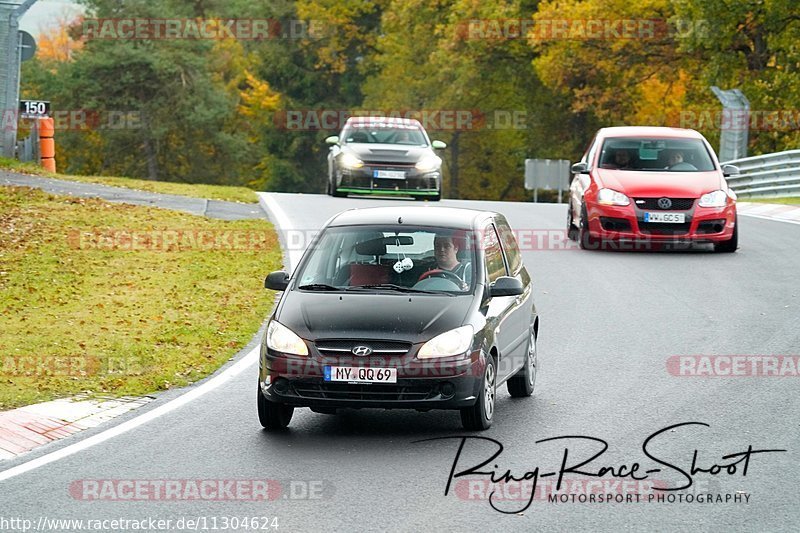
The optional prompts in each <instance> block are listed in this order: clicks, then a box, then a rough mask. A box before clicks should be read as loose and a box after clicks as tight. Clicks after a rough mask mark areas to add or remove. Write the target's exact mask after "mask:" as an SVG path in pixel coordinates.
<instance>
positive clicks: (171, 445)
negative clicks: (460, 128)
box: [0, 194, 800, 531]
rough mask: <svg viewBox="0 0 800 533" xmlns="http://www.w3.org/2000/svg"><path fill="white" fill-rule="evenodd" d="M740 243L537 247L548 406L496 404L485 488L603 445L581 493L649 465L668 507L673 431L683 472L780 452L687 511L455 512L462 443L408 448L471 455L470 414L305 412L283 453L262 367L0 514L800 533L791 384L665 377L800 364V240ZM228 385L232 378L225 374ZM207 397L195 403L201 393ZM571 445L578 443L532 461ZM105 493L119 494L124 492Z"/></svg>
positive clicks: (547, 217)
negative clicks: (744, 365) (746, 363)
mask: <svg viewBox="0 0 800 533" xmlns="http://www.w3.org/2000/svg"><path fill="white" fill-rule="evenodd" d="M269 197H270V198H271V201H273V202H277V203H278V204H279V205H280V206H281V208H282V210H283V212H284V215H283V216H279V217H277V218H276V217H275V216H273V217H272V218H273V220H282V221H283V222H285V223H288V224H290V225H291V227H290V228H281V229H282V230H288V229H292V230H296V231H297V232H298V234H304V232H306V231H309V232H310V231H311V230H316V229H318V228H319V227H320V226H321V225H322V224H323V223H324V222H325V221H326V220H327V219H328V218H329V217H330V216H332V215H333V214H335V213H337V212H339V211H341V210H344V209H348V208H357V207H367V206H373V205H389V204H391V205H396V204H398V203H405V204H407V205H409V206H410V205H419V203H418V202H413V201H406V200H376V199H359V198H347V199H334V198H329V197H326V196H316V195H289V194H270V195H269ZM441 204H442V205H452V206H469V207H476V208H481V209H490V210H497V211H500V212H502V213H504V214H505V215H506V216H507V218H508V220H509V222H510V223H511V225H512V227H514V228H515V229H517V230H518V231H520V234H521V235H525V234H526V233H525V232H526V231H527V232H530V234H533V235H541V234H542V233H543V232H547V230H563V229H564V222H565V219H566V211H565V206H563V205H546V204H542V205H532V204H522V203H499V202H464V201H447V200H445V201H442V202H441ZM739 222H740V224H741V233H740V246H741V248H740V250H739V251H738V252H737V253H735V254H714V253H712V252H710V251H709V250H707V249H703V248H700V249H697V250H691V251H665V252H655V253H640V252H589V251H580V250H577V249H576V248H575V247H574V246H572V247H569V248H566V249H564V248H563V247H561V246H560V245H557V244H556V241H557V240H556V239H555V237H553V238H552V239H548V241H547V242H545V243H544V246H542V245H537V243H536V241H535V239H534V240H533V241H531V240H529V241H528V242H527V243H526V242H525V241H524V240H523V242H522V243H521V245H522V248H523V250H524V259H525V263H526V265H527V267H528V269H529V271H530V272H531V275H532V277H533V280H534V286H535V298H536V305H537V307H538V309H539V313H540V316H541V327H540V337H539V361H540V372H539V376H538V381H537V388H536V392H535V393H534V396H533V398H528V399H514V400H512V399H511V397H510V396H509V395H508V393H507V392H506V390H505V387H503V388H502V389H499V390H498V393H499V394H498V401H497V412H496V415H495V421H494V425H493V427H492V428H491V429H490V430H489V431H487V432H484V433H481V434H480V435H481V436H482V437H490V438H492V439H496V440H497V441H499V442H501V443H502V444H503V446H504V451H503V453H502V454H501V455H500V456H499V457H497V458H495V459H494V461H491V462H490V464H488V465H487V466H485V467H484V468H483V470H484V471H488V470H491V469H492V468H493V467H494V465H497V467H496V470H497V471H498V474H497V477H500V476H501V475H502V474H503V473H505V472H506V470H511V472H512V474H513V475H515V476H516V477H517V478H519V477H522V476H523V475H524V474H525V473H526V472H528V471H531V472H533V471H535V469H536V468H537V467H538V468H539V469H540V474H544V473H547V472H553V471H558V469H559V467H560V466H561V461H562V458H563V457H564V449H565V448H568V449H569V459H568V462H569V463H572V464H575V462H578V459H577V458H579V457H582V458H584V459H588V458H590V457H592V455H594V454H595V453H597V452H599V451H600V450H601V444H600V443H599V442H598V441H591V440H589V439H580V438H577V437H578V436H586V437H589V436H591V437H594V438H597V439H603V440H605V441H606V442H607V443H608V450H607V451H606V452H605V453H604V454H603V455H602V456H600V457H598V458H597V459H595V460H594V461H592V462H591V464H589V465H587V466H586V467H584V468H586V471H587V472H597V470H598V469H600V468H601V467H605V466H610V467H613V468H614V472H616V473H618V474H620V473H621V471H622V468H621V467H622V465H628V468H627V470H628V471H630V469H631V468H633V466H632V465H633V464H634V463H640V464H641V467H640V470H639V472H638V474H639V475H643V474H642V473H643V472H644V471H645V470H647V469H655V468H658V467H661V468H662V471H661V472H658V473H653V474H651V475H650V476H649V481H650V482H656V483H661V484H663V486H667V487H677V486H681V485H685V484H687V482H688V481H687V476H684V475H682V474H681V473H680V472H678V471H677V470H676V469H674V468H668V467H665V466H663V465H661V464H659V463H658V462H656V461H655V460H653V459H652V458H648V457H647V456H646V455H645V454H644V453H643V450H642V444H643V442H644V441H645V439H646V438H647V437H648V436H649V435H651V434H653V433H655V432H657V431H659V430H661V429H664V428H667V427H668V426H672V425H676V424H681V423H686V422H701V423H705V424H708V426H701V425H691V426H689V425H687V426H681V427H678V428H674V429H673V430H667V431H666V432H664V433H663V434H661V435H659V436H658V437H657V438H654V439H653V441H652V442H651V444H650V446H649V448H648V449H649V451H650V453H651V454H652V455H653V456H655V457H658V458H660V459H661V460H662V461H664V462H665V463H669V464H671V465H673V466H675V467H679V468H681V469H682V470H684V471H686V472H689V471H690V470H691V465H692V459H693V455H694V453H695V450H697V461H696V466H697V467H700V468H703V469H710V468H711V467H712V466H713V465H715V464H719V465H725V464H730V463H732V462H735V461H736V459H723V456H726V455H731V454H738V453H741V452H746V451H747V450H748V446H751V445H752V449H753V450H764V449H785V450H787V451H786V452H774V453H762V454H755V453H754V454H752V455H751V456H750V458H749V463H748V465H747V471H746V476H745V475H743V471H744V468H743V466H744V461H741V462H739V463H738V464H737V466H736V467H735V469H736V471H735V472H734V473H732V474H729V473H728V470H729V469H723V470H722V472H720V473H718V474H717V475H715V476H712V475H711V474H709V473H705V472H700V471H697V473H696V474H695V475H694V476H690V477H691V478H693V485H692V486H691V487H689V488H687V489H685V490H682V491H679V492H667V493H663V492H656V493H655V494H657V495H658V494H670V495H672V496H673V497H675V498H677V497H678V496H679V495H681V497H682V498H683V499H686V498H687V496H688V495H691V496H692V497H693V501H692V502H686V501H683V502H680V501H674V502H672V503H670V502H669V501H663V502H659V501H650V502H648V501H647V495H648V494H654V493H653V492H652V491H648V489H647V488H646V484H645V483H643V482H640V483H639V484H637V483H635V482H631V481H627V483H629V484H631V483H632V484H633V485H634V486H632V485H627V486H624V483H620V482H622V481H623V480H614V479H613V478H612V477H611V474H607V475H606V476H605V478H604V479H605V480H606V484H605V485H603V489H601V490H594V489H593V490H594V492H600V493H612V494H615V493H619V494H623V495H624V494H629V495H630V494H634V493H637V492H638V493H641V494H640V497H641V501H639V502H636V501H633V502H630V503H627V502H619V503H618V502H604V503H581V502H579V501H576V502H572V501H566V502H563V503H551V502H548V501H547V500H546V498H544V499H543V498H542V497H541V496H540V494H541V492H539V493H537V494H536V497H535V498H534V501H533V502H532V503H531V504H530V506H529V507H527V509H525V510H524V511H522V512H517V511H520V510H521V509H523V508H524V507H526V506H527V505H528V502H527V499H528V498H527V497H520V493H519V492H518V491H513V490H512V491H509V490H506V492H502V491H501V492H500V493H495V496H494V499H493V501H492V502H491V503H490V502H489V501H488V499H487V497H488V494H487V491H485V490H483V489H484V488H485V487H486V484H485V482H484V481H485V480H486V479H487V478H486V476H480V475H477V474H472V475H470V476H465V477H464V478H461V479H460V480H456V481H454V482H453V486H452V487H451V491H450V494H449V495H447V496H445V495H444V491H445V486H446V484H447V481H448V478H449V474H450V470H451V467H452V465H453V460H454V458H455V455H456V451H457V449H458V445H459V440H457V439H445V440H435V441H426V442H421V443H413V441H419V440H422V439H430V438H432V437H454V436H458V435H466V434H467V433H465V432H464V431H463V430H462V429H461V424H460V419H459V417H458V414H457V413H455V412H428V413H417V412H413V411H408V412H406V411H348V412H345V413H343V414H339V415H336V416H331V415H323V414H315V413H312V412H310V411H309V410H305V409H304V410H298V411H296V412H295V416H294V419H293V420H292V424H291V427H290V431H289V432H287V433H285V434H269V433H266V432H264V431H262V430H261V427H260V425H259V424H258V420H257V417H256V411H255V409H256V405H255V394H256V364H255V359H254V358H252V357H250V361H251V363H250V364H249V366H248V367H247V368H246V369H244V370H243V371H242V372H240V373H238V374H236V375H234V376H233V377H232V378H231V379H229V380H227V381H224V382H222V383H221V384H220V385H219V386H217V387H216V388H213V390H210V391H209V392H207V393H205V394H203V395H199V396H198V397H196V398H195V399H193V400H192V401H189V402H188V403H186V404H185V405H181V406H178V407H177V408H175V409H172V410H170V411H168V412H165V413H164V414H163V415H161V416H157V417H155V418H153V419H151V420H149V421H147V422H146V423H143V424H140V425H138V426H137V427H134V428H133V429H130V430H129V431H126V432H124V433H122V434H120V435H117V436H114V437H113V438H109V439H106V440H102V439H98V440H102V441H101V442H99V443H97V444H96V445H93V446H90V447H87V448H86V449H83V450H81V451H78V452H77V453H73V454H71V455H67V456H65V457H63V458H60V459H58V460H55V461H51V462H48V463H47V464H43V465H42V466H40V467H38V468H35V469H31V470H29V471H27V472H23V473H20V474H19V475H15V476H14V477H10V478H8V479H5V480H3V481H0V507H2V515H3V516H4V517H21V518H26V519H29V520H32V521H33V523H34V524H38V523H39V522H38V521H39V520H40V519H41V518H42V517H46V518H47V519H83V520H89V519H92V520H104V519H108V520H112V519H144V518H148V517H152V518H155V519H172V520H173V521H175V520H177V519H179V518H180V517H185V518H188V519H198V518H201V517H205V518H204V519H205V520H206V522H205V523H206V524H207V526H208V529H209V530H210V526H211V524H212V519H216V520H217V524H218V526H219V527H218V529H219V530H221V525H222V521H223V518H224V517H228V518H230V517H238V518H243V517H269V518H270V519H271V518H272V517H277V518H278V524H279V528H278V531H422V530H425V531H427V530H441V531H450V530H462V531H463V530H492V531H503V530H507V531H531V530H534V529H536V530H542V531H550V530H575V529H591V530H602V531H612V530H621V529H624V530H632V531H640V530H650V531H652V530H664V529H673V530H674V529H681V530H684V529H690V528H691V529H696V530H701V531H703V530H709V531H710V530H730V531H754V530H761V531H781V530H784V531H786V530H796V527H797V524H798V523H800V506H799V505H798V504H800V496H799V495H798V494H799V493H798V490H797V484H796V481H797V479H798V477H799V476H800V467H799V466H798V464H800V456H799V455H798V449H800V416H798V413H800V395H798V384H800V380H799V378H798V376H797V371H795V373H794V374H793V375H788V374H787V375H784V376H733V377H731V376H727V377H726V376H716V377H698V376H679V375H673V373H671V372H670V369H672V370H673V371H674V368H675V367H674V366H668V362H670V361H675V359H672V360H671V359H670V358H671V357H673V356H732V355H739V356H775V355H794V356H797V355H800V287H798V283H797V280H798V272H800V269H799V268H798V265H800V226H798V225H792V224H786V223H780V222H773V221H768V220H761V219H756V218H750V217H740V220H739ZM554 235H555V234H554ZM559 238H560V237H559ZM541 248H547V249H541ZM295 255H296V254H295ZM264 274H265V275H266V274H267V272H264ZM230 368H234V370H235V369H236V367H235V366H230V365H229V366H228V367H226V369H230ZM226 369H223V370H222V372H224V371H225V370H226ZM206 383H208V382H206ZM202 386H203V384H198V385H195V386H193V387H191V388H190V389H188V391H189V392H188V394H191V393H192V391H196V390H198V388H199V387H202ZM184 393H186V391H173V392H171V393H169V394H167V395H164V396H161V397H160V398H159V400H158V401H155V402H151V404H150V405H148V406H147V407H145V408H142V409H141V410H139V411H136V412H134V413H132V414H130V415H129V416H126V417H124V418H122V419H118V420H115V421H114V422H112V423H111V424H109V425H106V426H103V427H101V428H99V429H98V430H93V431H87V432H84V433H85V435H84V434H81V435H79V436H77V437H75V438H70V439H66V440H63V441H61V442H58V443H54V444H53V445H49V446H46V447H44V448H42V449H40V450H37V451H36V452H33V453H31V454H28V455H25V456H23V457H21V458H20V459H17V460H15V461H9V462H7V463H4V464H3V465H2V468H3V469H4V470H5V471H7V470H8V469H10V468H12V467H15V466H18V465H20V464H23V463H27V462H29V461H31V460H35V459H36V458H39V457H46V456H48V454H52V453H54V452H58V450H63V449H65V448H66V447H67V446H70V445H73V444H74V443H75V442H78V441H81V440H85V439H87V438H92V436H93V435H102V434H103V432H106V431H108V430H109V429H112V428H114V427H119V425H120V424H123V423H126V421H131V420H135V419H136V417H141V416H143V415H147V414H148V413H153V412H154V410H156V409H158V408H159V407H160V406H163V405H165V404H167V402H169V401H170V400H172V399H174V398H178V397H180V395H181V394H184ZM156 413H158V412H157V411H156ZM472 435H476V434H472ZM559 436H573V437H575V438H572V439H569V440H561V441H551V442H545V443H538V444H537V443H536V441H537V440H540V439H545V438H549V437H559ZM495 449H496V448H495V447H494V445H493V444H492V443H490V442H489V441H477V440H470V441H469V442H467V443H466V444H465V448H464V452H463V454H462V456H461V461H460V462H459V465H460V468H459V469H458V470H463V469H465V468H467V467H468V466H472V465H475V464H478V463H480V462H483V460H485V459H488V458H489V457H490V456H491V455H492V453H493V452H494V451H495ZM50 457H53V456H50ZM742 457H743V456H739V457H738V458H742ZM2 478H3V474H2V473H0V479H2ZM465 478H469V479H465ZM264 479H267V480H273V481H272V482H270V483H271V484H270V487H271V488H273V489H274V488H275V487H278V488H279V489H278V490H273V492H271V493H270V494H271V495H272V497H274V499H272V500H270V501H248V500H249V498H248V497H246V495H245V496H241V495H239V496H237V495H236V494H234V495H233V496H231V495H229V494H224V495H222V496H221V497H220V498H218V500H219V501H208V500H201V501H197V500H188V501H187V500H182V501H164V500H155V499H152V498H150V499H148V498H146V497H145V498H141V499H140V500H139V501H130V500H129V499H125V498H122V499H121V500H119V499H117V500H115V499H113V498H111V496H108V495H107V494H106V495H105V496H104V497H102V498H100V499H97V500H95V499H92V496H91V495H92V494H101V493H97V492H95V493H92V492H91V491H89V492H88V493H87V491H86V490H85V489H86V487H87V486H92V487H96V486H98V485H89V484H88V482H87V481H85V480H149V481H158V480H264ZM597 479H599V478H591V477H589V476H587V475H578V474H567V475H566V476H565V480H566V481H565V483H567V482H570V483H575V485H574V486H576V487H579V488H580V487H581V486H583V487H584V488H585V484H586V483H589V482H591V481H596V480H597ZM625 479H628V480H629V478H625ZM459 481H461V482H460V483H459ZM98 483H99V482H98ZM112 483H116V485H114V486H116V487H117V488H119V486H120V482H119V481H116V482H112ZM601 483H602V482H601ZM615 483H616V485H615ZM554 484H555V478H554V477H548V478H544V477H543V478H540V479H539V486H540V487H545V489H547V490H549V488H552V486H553V485H554ZM581 484H583V485H581ZM637 487H638V488H637ZM506 488H507V489H508V488H510V487H506ZM517 488H519V487H517ZM537 490H544V489H537ZM578 492H580V491H578ZM590 492H592V491H590ZM87 494H88V495H87ZM716 495H719V496H720V497H721V498H722V499H725V498H726V497H728V498H730V499H731V500H732V498H733V496H734V495H736V496H738V499H740V500H742V501H739V502H735V501H728V502H724V501H723V502H717V501H713V500H714V497H715V496H716ZM745 495H746V496H747V499H746V501H744V500H745ZM634 499H635V497H634ZM706 499H712V502H707V501H705V500H706ZM698 500H703V501H702V502H700V501H698ZM492 504H493V505H494V506H495V507H497V508H499V509H501V510H503V511H506V512H507V513H509V514H501V513H500V512H498V511H497V510H495V509H493V508H492ZM0 529H5V528H0ZM75 529H76V530H77V528H75ZM199 529H202V528H199ZM9 530H10V528H9ZM65 530H69V528H65ZM270 530H272V531H274V529H270Z"/></svg>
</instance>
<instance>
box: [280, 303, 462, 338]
mask: <svg viewBox="0 0 800 533" xmlns="http://www.w3.org/2000/svg"><path fill="white" fill-rule="evenodd" d="M285 296H287V298H284V301H283V302H282V303H281V306H280V309H279V310H278V314H277V315H276V319H277V320H278V322H280V323H281V324H283V325H284V326H286V327H288V328H289V329H291V330H293V331H294V332H295V333H297V334H298V335H299V336H300V337H302V338H304V339H307V340H314V339H320V338H327V339H332V338H342V339H344V338H354V337H355V338H361V339H386V340H402V341H408V342H412V343H413V342H422V341H424V340H428V339H430V338H432V337H434V336H436V335H438V334H440V333H443V332H445V331H448V330H451V329H454V328H457V327H460V326H461V325H463V323H464V319H465V317H466V315H467V313H468V311H469V308H470V304H471V301H472V298H473V296H472V295H464V296H452V297H448V296H434V295H430V296H429V295H416V294H397V295H395V294H380V293H362V294H349V293H336V292H329V293H312V292H299V291H291V292H290V293H287V294H285Z"/></svg>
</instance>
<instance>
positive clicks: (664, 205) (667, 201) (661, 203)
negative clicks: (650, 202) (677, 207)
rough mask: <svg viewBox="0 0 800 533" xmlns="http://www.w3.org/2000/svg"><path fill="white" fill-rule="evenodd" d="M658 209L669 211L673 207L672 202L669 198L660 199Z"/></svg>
mask: <svg viewBox="0 0 800 533" xmlns="http://www.w3.org/2000/svg"><path fill="white" fill-rule="evenodd" d="M658 207H660V208H661V209H669V208H670V207H672V200H670V199H669V198H659V199H658Z"/></svg>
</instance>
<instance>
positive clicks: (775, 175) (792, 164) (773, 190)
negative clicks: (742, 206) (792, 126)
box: [723, 150, 800, 198]
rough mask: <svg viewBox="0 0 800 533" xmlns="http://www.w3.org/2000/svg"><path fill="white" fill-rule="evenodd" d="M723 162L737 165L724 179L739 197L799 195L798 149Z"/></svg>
mask: <svg viewBox="0 0 800 533" xmlns="http://www.w3.org/2000/svg"><path fill="white" fill-rule="evenodd" d="M723 164H726V165H735V166H737V167H739V172H740V174H739V175H738V176H730V177H728V178H726V179H727V180H728V184H729V185H730V187H731V189H733V190H734V191H735V192H736V195H737V196H738V197H739V198H770V197H774V198H777V197H782V196H800V150H787V151H785V152H776V153H774V154H765V155H759V156H755V157H745V158H743V159H734V160H732V161H725V162H724V163H723Z"/></svg>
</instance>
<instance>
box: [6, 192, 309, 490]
mask: <svg viewBox="0 0 800 533" xmlns="http://www.w3.org/2000/svg"><path fill="white" fill-rule="evenodd" d="M262 194H263V197H262ZM259 198H263V200H264V203H266V204H267V205H268V207H269V210H270V211H271V212H272V214H273V215H274V216H275V220H276V222H277V223H278V226H279V227H280V228H281V229H282V230H287V229H289V224H290V223H289V219H288V217H287V216H286V214H285V213H284V211H283V209H282V208H281V207H280V206H279V205H278V203H277V202H276V201H275V200H274V199H273V198H271V197H270V196H268V195H266V194H264V193H259ZM290 261H291V262H292V263H294V260H293V258H292V254H291V252H290ZM259 348H260V347H259V346H256V347H255V348H253V349H252V350H251V351H250V352H249V353H248V354H247V355H245V356H244V357H242V358H241V359H240V360H239V361H237V362H236V363H234V364H233V365H231V366H230V367H229V368H227V369H226V370H224V371H222V372H221V373H220V374H218V375H217V376H214V377H213V378H211V379H209V380H208V381H206V382H205V383H203V384H202V385H199V386H198V387H196V388H194V389H191V390H189V391H188V392H185V393H184V394H181V395H180V396H178V397H177V398H175V399H173V400H170V401H169V402H167V403H165V404H164V405H160V406H158V407H156V408H154V409H152V410H150V411H147V412H146V413H142V414H141V415H138V416H136V417H135V418H132V419H130V420H128V421H127V422H123V423H121V424H118V425H116V426H114V427H111V428H109V429H107V430H105V431H103V432H101V433H98V434H96V435H92V436H91V437H87V438H85V439H83V440H80V441H78V442H76V443H75V444H70V445H69V446H66V447H64V448H61V449H59V450H55V451H53V452H50V453H48V454H45V455H42V456H41V457H37V458H35V459H31V460H29V461H27V462H25V463H22V464H19V465H17V466H14V467H11V468H8V469H6V470H3V471H0V481H5V480H6V479H10V478H13V477H16V476H19V475H21V474H24V473H26V472H30V471H31V470H35V469H37V468H39V467H42V466H45V465H47V464H50V463H54V462H56V461H59V460H61V459H64V458H65V457H69V456H70V455H74V454H76V453H78V452H80V451H83V450H86V449H88V448H91V447H92V446H96V445H98V444H101V443H103V442H105V441H107V440H110V439H113V438H114V437H117V436H119V435H122V434H123V433H127V432H128V431H130V430H132V429H135V428H137V427H139V426H141V425H144V424H146V423H148V422H150V421H151V420H155V419H156V418H158V417H161V416H163V415H165V414H167V413H170V412H172V411H174V410H176V409H179V408H180V407H183V406H184V405H186V404H188V403H189V402H191V401H194V400H196V399H198V398H200V397H201V396H204V395H205V394H207V393H209V392H211V391H212V390H214V389H216V388H217V387H219V386H220V385H222V384H223V383H225V382H226V381H229V380H231V379H232V378H234V377H235V376H237V375H239V374H241V373H242V371H244V370H245V369H246V368H248V367H249V366H250V365H252V364H253V363H255V362H256V361H257V360H258V353H259Z"/></svg>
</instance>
